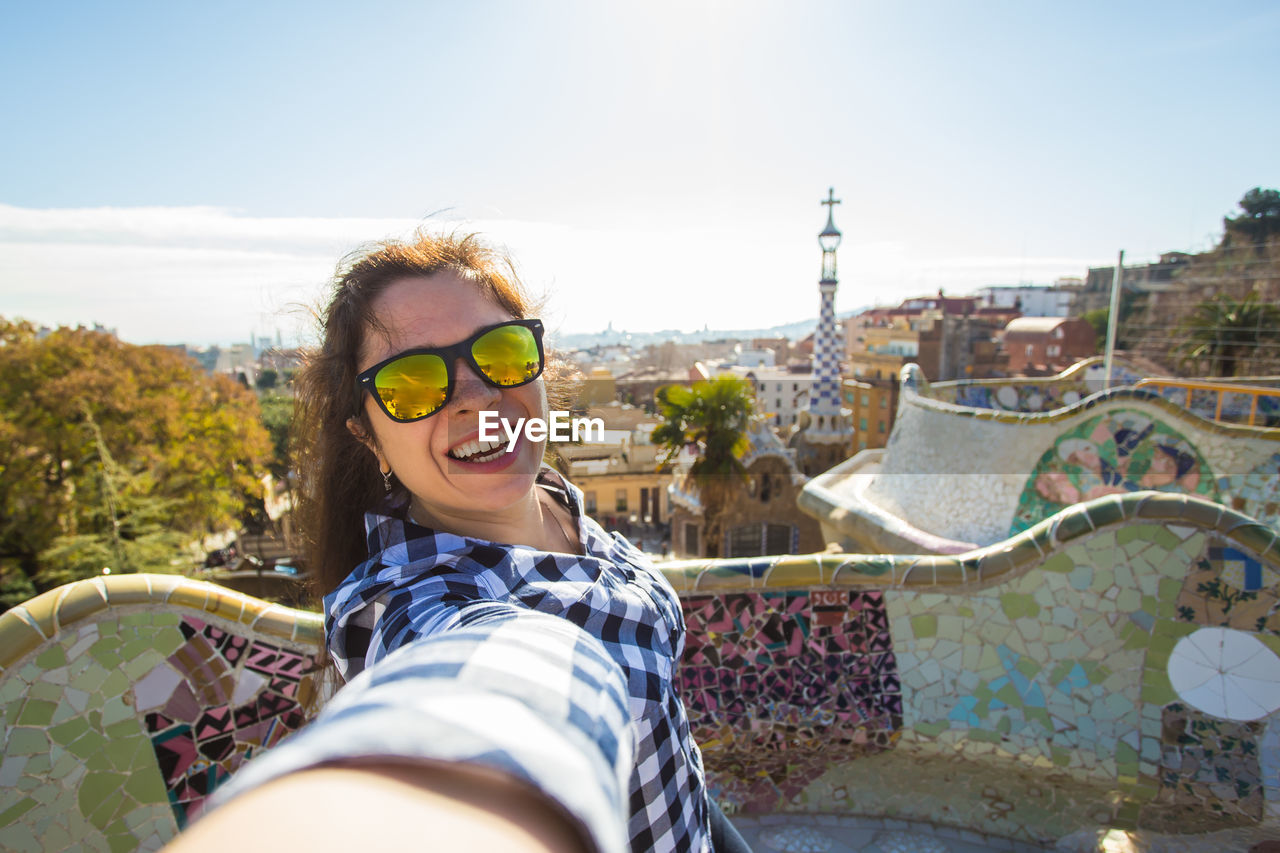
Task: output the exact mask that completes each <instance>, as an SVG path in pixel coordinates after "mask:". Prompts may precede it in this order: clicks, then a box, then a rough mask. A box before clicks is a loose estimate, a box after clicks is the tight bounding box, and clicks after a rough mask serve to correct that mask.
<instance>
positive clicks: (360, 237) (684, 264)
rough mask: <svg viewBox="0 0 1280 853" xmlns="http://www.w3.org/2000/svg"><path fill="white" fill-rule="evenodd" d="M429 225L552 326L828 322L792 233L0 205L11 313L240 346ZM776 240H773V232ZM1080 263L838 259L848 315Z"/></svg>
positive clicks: (287, 332) (762, 227) (850, 248)
mask: <svg viewBox="0 0 1280 853" xmlns="http://www.w3.org/2000/svg"><path fill="white" fill-rule="evenodd" d="M421 225H427V226H428V227H435V228H442V229H455V228H456V229H463V230H475V231H478V232H480V233H482V234H484V235H486V237H488V238H489V239H491V240H492V241H493V242H495V243H497V244H499V245H500V246H503V247H505V248H507V249H508V250H509V251H510V252H511V253H512V255H513V256H514V257H515V258H516V260H517V265H518V269H519V270H520V272H521V275H522V278H523V279H524V280H525V281H526V283H527V284H528V285H530V287H531V289H532V290H534V291H535V292H536V293H537V292H543V291H545V292H546V293H547V294H548V295H549V297H550V299H549V308H548V313H547V316H545V317H544V319H546V320H547V321H548V323H549V325H550V326H551V328H553V329H557V328H558V329H561V330H563V331H568V332H578V331H594V330H598V329H602V328H604V327H605V325H606V324H608V323H610V322H612V323H613V326H614V328H615V329H627V330H631V331H649V330H656V329H663V328H680V329H700V328H702V327H703V326H704V325H707V326H710V327H711V328H721V329H725V328H751V327H763V326H769V325H773V324H775V323H785V322H792V321H795V320H800V319H804V318H806V317H816V315H817V310H818V290H817V278H818V273H819V270H820V253H819V250H818V248H817V245H816V241H815V239H814V235H813V234H810V233H806V232H801V231H799V230H797V229H796V228H795V227H794V225H793V224H790V223H778V222H760V221H750V222H743V223H727V224H726V223H721V227H717V228H690V227H680V226H675V225H672V224H668V223H664V222H660V221H654V222H650V223H646V224H645V225H644V226H643V227H641V228H597V227H585V226H579V225H573V224H566V223H552V222H532V221H523V220H511V219H489V220H447V219H433V220H428V221H421V220H410V219H392V218H383V219H375V218H319V217H259V216H248V215H244V214H242V213H239V212H237V211H234V210H228V209H225V208H214V207H146V208H118V207H102V208H68V209H53V210H35V209H27V208H20V207H14V206H9V205H0V300H2V301H0V313H3V314H5V315H6V316H11V317H26V318H28V319H31V320H33V321H35V322H38V323H44V324H48V325H58V324H67V325H75V324H78V323H83V324H90V323H93V322H98V323H102V324H103V325H106V326H109V327H115V328H118V329H119V332H120V335H121V337H123V338H125V339H126V340H130V341H136V342H140V343H141V342H170V343H173V342H188V343H195V344H207V343H219V342H220V343H226V342H231V341H241V340H245V339H247V337H248V335H249V333H250V331H254V330H256V331H257V333H259V334H274V331H275V330H276V329H277V328H278V329H280V330H281V332H282V334H283V335H284V336H285V337H286V338H289V339H295V338H297V337H300V336H301V337H303V338H305V337H306V336H307V333H308V331H309V326H308V322H307V320H306V314H305V311H300V310H299V306H308V305H315V304H317V303H318V302H319V301H320V300H321V299H322V298H323V297H324V294H325V292H326V283H327V282H328V281H329V278H330V276H331V275H332V273H333V269H334V264H335V262H336V261H337V260H338V259H339V258H340V257H341V256H342V255H344V254H345V253H346V252H348V251H350V250H351V249H353V248H355V247H357V246H359V245H360V244H362V243H366V242H369V241H374V240H379V239H384V238H387V237H399V236H406V235H408V234H410V233H411V232H412V231H413V230H414V229H415V228H417V227H419V226H421ZM762 235H763V236H762ZM1088 266H1089V261H1087V260H1086V259H1080V258H1061V257H1047V258H1011V257H1003V256H972V257H946V258H931V257H929V256H928V253H927V251H925V250H923V249H922V248H921V247H917V246H913V245H912V244H909V243H906V242H879V243H865V244H859V243H857V242H856V241H855V240H851V239H850V238H849V237H846V238H845V243H844V246H843V247H842V249H841V252H840V278H841V288H840V292H839V296H838V298H837V308H838V309H839V310H849V309H852V308H855V307H858V306H861V305H869V304H887V303H893V304H896V302H898V301H900V300H901V299H904V298H907V297H910V296H914V295H920V294H922V293H931V292H934V291H936V290H937V289H938V288H939V287H942V288H945V289H946V290H947V292H949V293H953V294H959V293H963V292H967V291H969V290H972V289H974V288H977V287H981V286H985V285H989V284H993V283H1015V282H1018V281H1026V280H1034V281H1037V282H1049V281H1052V280H1053V279H1054V278H1057V277H1058V276H1061V275H1082V274H1083V273H1084V272H1085V270H1086V269H1087V267H1088Z"/></svg>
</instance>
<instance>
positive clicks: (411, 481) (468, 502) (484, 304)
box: [357, 272, 547, 530]
mask: <svg viewBox="0 0 1280 853" xmlns="http://www.w3.org/2000/svg"><path fill="white" fill-rule="evenodd" d="M372 308H373V311H374V314H375V315H376V317H377V319H378V320H379V321H380V322H381V323H382V325H383V327H384V328H385V329H386V335H385V336H384V335H382V334H379V333H378V332H374V331H370V332H368V333H366V335H365V339H364V343H363V345H362V347H361V352H360V361H359V364H358V365H357V369H358V370H365V369H367V368H369V367H372V366H373V365H374V364H377V363H378V362H380V361H382V360H384V359H386V358H390V357H391V356H393V355H396V354H397V353H400V352H403V351H404V350H407V349H413V348H415V347H442V346H448V345H450V344H455V343H458V342H459V341H463V340H466V339H467V338H469V337H471V335H473V334H475V332H476V331H477V330H478V329H480V328H481V327H483V326H490V325H493V324H494V323H501V322H503V321H506V320H512V319H516V318H514V317H512V316H511V315H510V314H509V313H508V312H507V311H506V310H505V309H503V308H502V307H501V306H499V305H498V304H497V303H496V302H493V301H492V300H491V299H489V297H488V296H487V295H485V294H484V293H482V292H481V291H480V290H478V289H477V288H476V286H475V285H473V284H470V283H468V282H466V281H464V280H463V279H461V278H459V277H458V276H457V275H455V274H453V273H451V272H442V273H437V274H435V275H432V276H429V277H413V278H403V279H399V280H397V281H395V282H393V283H391V284H390V285H388V286H387V287H386V288H385V289H384V290H383V291H382V292H381V293H379V294H378V296H377V297H376V298H375V299H374V300H373V303H372ZM453 369H454V389H453V394H452V396H451V397H450V399H449V402H448V403H447V404H446V405H445V406H444V408H443V409H441V410H440V411H438V412H436V413H435V414H434V415H431V416H430V417H427V418H424V419H422V420H420V421H414V422H413V423H397V422H396V421H393V420H391V419H390V418H389V417H387V415H386V414H385V413H384V412H383V411H382V409H381V408H380V407H379V406H378V404H377V402H376V401H375V400H374V399H373V397H372V395H370V394H368V393H366V394H365V399H364V406H365V412H366V413H367V415H368V418H369V422H370V423H371V424H372V425H373V437H374V440H375V451H374V452H375V453H376V454H377V455H378V457H379V461H380V462H381V463H382V467H383V468H384V469H385V468H386V467H387V465H390V467H391V470H392V471H393V472H394V473H395V476H396V479H398V480H399V481H400V482H401V483H402V484H404V486H405V488H407V489H408V490H409V492H410V494H411V495H412V496H413V499H412V506H411V509H412V513H413V517H414V519H415V520H417V521H419V522H422V523H424V524H430V525H432V526H435V527H439V528H441V529H444V530H450V529H451V526H450V520H451V519H467V520H470V519H475V518H482V519H492V517H493V515H494V514H495V513H499V512H501V511H502V510H504V509H511V508H513V507H515V506H516V505H517V504H519V503H520V501H521V500H522V499H525V500H527V499H528V497H529V495H530V493H531V492H532V490H533V484H534V479H535V478H536V477H537V474H538V469H539V467H540V466H541V462H542V451H543V446H544V444H545V442H544V441H543V442H530V441H529V440H528V439H527V438H526V437H525V436H524V435H523V433H522V434H521V435H520V437H519V438H518V439H517V440H516V443H515V446H514V449H513V450H512V451H511V452H510V453H503V454H500V455H499V456H498V457H497V458H496V459H493V460H491V461H488V462H478V463H472V462H466V461H462V460H460V459H457V458H455V456H451V455H450V451H455V452H456V451H458V450H459V449H460V448H463V447H465V446H466V445H468V444H469V443H470V442H473V441H476V440H477V439H478V437H479V434H480V412H481V411H492V412H497V413H498V415H499V416H500V417H501V418H503V419H504V420H506V421H507V422H509V423H510V424H511V425H512V427H513V428H514V426H515V424H516V421H517V420H518V419H520V418H525V419H528V418H534V417H536V418H543V419H546V417H547V396H546V389H545V387H544V385H543V382H542V379H541V378H538V379H537V380H535V381H533V382H531V383H529V384H528V385H522V386H520V387H518V388H494V387H493V386H491V385H488V384H487V383H485V382H484V381H482V380H481V378H480V377H479V375H477V374H476V373H475V371H474V370H473V369H472V368H471V365H469V364H468V363H467V362H465V361H463V360H461V359H459V360H458V362H457V363H456V364H454V365H453ZM499 435H500V436H502V437H503V439H504V440H505V438H506V433H505V431H502V430H501V428H500V427H499Z"/></svg>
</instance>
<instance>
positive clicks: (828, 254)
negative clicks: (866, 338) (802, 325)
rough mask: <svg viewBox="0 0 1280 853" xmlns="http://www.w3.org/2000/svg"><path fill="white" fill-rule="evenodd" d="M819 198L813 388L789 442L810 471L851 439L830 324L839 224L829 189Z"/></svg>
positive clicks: (833, 459) (838, 456) (837, 456)
mask: <svg viewBox="0 0 1280 853" xmlns="http://www.w3.org/2000/svg"><path fill="white" fill-rule="evenodd" d="M822 204H823V205H824V206H825V207H826V208H827V227H826V228H823V229H822V233H820V234H819V235H818V245H820V246H821V247H822V278H821V279H819V281H818V293H819V295H820V298H819V303H818V328H817V330H816V331H815V332H814V335H813V374H814V383H813V390H812V391H811V392H810V394H809V408H808V411H807V413H806V414H807V417H803V418H802V423H801V429H800V431H799V433H798V434H797V436H796V441H794V442H793V446H794V447H795V448H796V451H797V454H796V455H797V463H798V464H799V465H800V467H801V469H802V470H803V471H804V472H805V473H806V474H808V475H809V476H813V475H814V474H817V473H820V472H822V471H825V470H827V469H828V468H830V467H832V466H833V465H836V464H837V463H839V462H841V461H843V460H844V459H846V458H847V457H848V455H849V452H850V448H851V442H852V439H853V423H852V421H851V420H850V415H849V412H848V410H846V409H844V408H843V407H842V406H841V403H842V402H843V400H842V394H841V381H842V380H841V376H840V358H841V356H842V355H844V343H843V341H842V340H841V338H840V336H839V333H838V332H837V330H836V287H837V280H836V249H838V248H839V247H840V237H841V234H840V229H838V228H836V223H835V206H836V205H837V204H840V200H839V199H838V198H836V193H835V189H834V188H832V189H829V190H828V191H827V198H826V199H824V200H823V202H822Z"/></svg>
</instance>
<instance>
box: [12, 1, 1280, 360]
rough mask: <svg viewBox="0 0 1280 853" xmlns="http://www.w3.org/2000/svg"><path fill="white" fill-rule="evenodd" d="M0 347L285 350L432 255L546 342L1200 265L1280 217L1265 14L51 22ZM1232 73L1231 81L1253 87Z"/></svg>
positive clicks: (33, 29) (117, 13) (18, 27)
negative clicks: (833, 286)
mask: <svg viewBox="0 0 1280 853" xmlns="http://www.w3.org/2000/svg"><path fill="white" fill-rule="evenodd" d="M0 18H2V21H3V24H4V26H2V27H0V47H2V48H3V50H2V51H0V71H2V72H3V73H4V76H5V79H6V80H7V81H9V85H7V86H6V87H5V88H4V89H3V90H0V109H3V111H4V114H5V115H7V116H16V117H18V119H19V120H18V121H14V122H12V123H11V125H10V131H9V133H7V134H5V135H4V136H3V137H2V138H0V315H3V316H6V317H9V318H14V317H24V318H27V319H30V320H32V321H34V322H37V323H44V324H48V325H57V324H69V325H75V324H78V323H79V324H85V325H89V324H92V323H94V322H98V323H101V324H103V325H105V326H109V327H116V328H118V329H119V332H120V335H121V337H122V338H124V339H126V340H129V341H132V342H137V343H151V342H163V343H175V342H187V343H192V344H197V345H199V344H209V343H228V342H232V341H236V340H243V339H244V337H245V336H247V334H248V333H249V331H250V330H256V331H257V332H258V333H259V334H265V335H270V336H272V337H274V334H275V330H276V329H277V328H279V329H280V330H281V331H282V332H283V334H284V335H285V336H286V338H292V337H294V336H295V335H297V334H298V333H299V332H300V331H305V330H306V329H307V328H308V325H309V324H308V321H307V317H306V313H307V312H306V309H307V307H308V306H314V305H316V304H317V303H318V302H319V301H320V300H321V299H322V297H323V285H324V283H325V282H326V280H327V279H328V277H329V276H330V274H331V273H332V270H333V267H334V264H335V262H336V261H337V260H338V258H339V257H341V256H342V255H343V254H344V253H346V252H347V251H350V250H351V249H352V248H354V247H355V246H357V245H359V244H360V243H363V242H366V241H370V240H376V239H380V238H384V237H388V236H396V235H404V234H406V233H408V232H410V231H412V229H413V228H414V227H416V226H418V225H421V224H424V223H428V224H431V225H432V226H433V227H445V228H467V229H474V230H478V231H480V232H482V233H484V234H486V235H488V236H489V237H490V238H491V239H493V240H494V241H496V242H498V243H500V244H502V245H505V246H507V247H509V248H510V249H511V251H512V253H513V254H514V256H515V258H516V260H517V262H518V263H519V265H520V269H521V271H522V272H523V274H524V278H525V280H526V282H527V284H529V286H530V287H531V289H532V290H533V291H534V292H535V293H540V292H546V293H548V294H549V295H550V302H549V309H548V311H547V312H546V316H545V319H546V320H547V321H548V326H549V328H551V329H553V330H559V331H561V332H563V333H565V334H572V333H580V332H592V331H598V330H602V329H604V328H605V327H606V326H607V325H608V324H609V323H610V322H612V323H613V326H614V328H615V329H626V330H633V331H638V332H643V331H653V330H658V329H665V328H681V329H686V330H694V329H701V328H703V327H704V326H709V327H711V328H713V329H714V328H724V329H733V328H756V327H768V326H771V325H774V324H776V323H780V322H789V321H794V320H800V319H803V318H806V317H814V316H816V313H817V305H818V294H817V286H816V285H817V279H818V276H819V271H820V266H819V265H820V258H821V252H820V250H819V247H818V244H817V233H818V231H819V230H821V228H822V225H823V224H824V222H825V219H826V217H825V210H823V209H822V208H821V206H820V204H819V202H820V201H821V199H822V198H823V197H824V196H825V195H826V193H827V188H828V187H834V188H835V192H836V196H837V197H838V198H840V199H842V201H843V204H842V205H840V206H839V207H838V208H837V209H836V224H837V225H838V226H839V228H840V229H841V230H842V231H843V232H844V242H843V245H842V247H841V250H840V275H839V278H840V290H839V293H838V294H837V301H836V309H837V311H840V312H842V313H843V312H846V311H848V310H851V309H853V308H854V307H857V306H862V305H874V304H896V303H897V302H899V301H901V300H902V299H904V298H907V297H911V296H917V295H923V294H927V293H933V292H936V291H937V289H938V288H940V287H941V288H945V289H946V291H947V292H948V293H952V294H960V293H966V292H969V291H972V290H974V289H977V288H979V287H984V286H989V285H1013V284H1018V283H1024V282H1034V283H1037V284H1048V283H1051V282H1052V281H1053V280H1054V279H1056V278H1058V277H1060V276H1083V275H1084V274H1085V272H1086V270H1087V269H1088V267H1089V266H1104V265H1108V264H1111V263H1113V262H1114V260H1115V255H1116V252H1117V251H1118V250H1120V249H1124V250H1125V251H1126V260H1127V261H1131V262H1134V263H1141V262H1145V261H1150V260H1154V259H1155V258H1156V257H1157V256H1158V255H1159V254H1160V253H1162V252H1165V251H1198V250H1203V249H1207V248H1209V247H1210V246H1211V245H1212V244H1213V242H1214V240H1216V238H1217V236H1218V235H1219V234H1220V233H1221V218H1222V217H1223V216H1224V215H1227V214H1230V213H1231V212H1232V210H1233V209H1234V207H1235V203H1236V201H1238V199H1239V198H1240V197H1241V196H1242V195H1243V194H1244V193H1245V192H1246V191H1247V190H1248V189H1250V188H1251V187H1254V186H1264V187H1266V186H1278V185H1280V163H1277V161H1276V159H1275V157H1274V156H1273V154H1272V151H1271V145H1270V142H1269V140H1273V139H1274V138H1275V137H1276V135H1277V133H1276V131H1277V130H1280V127H1277V124H1280V119H1277V118H1276V117H1275V115H1274V111H1269V110H1265V109H1264V108H1263V107H1262V103H1263V101H1264V100H1265V99H1264V98H1263V94H1264V93H1265V92H1266V90H1267V85H1266V84H1267V83H1268V82H1270V81H1272V80H1274V79H1276V78H1277V72H1278V71H1280V58H1278V57H1277V56H1276V52H1275V51H1274V50H1272V49H1271V47H1270V46H1271V45H1272V44H1273V43H1274V40H1275V36H1276V35H1277V31H1280V9H1277V8H1274V7H1273V6H1271V5H1269V4H1266V3H1261V2H1240V3H1227V4H1218V5H1215V6H1214V7H1213V8H1201V7H1200V6H1198V5H1196V4H1192V3H1181V4H1180V3H1161V4H1155V3H1138V4H1128V5H1125V6H1123V7H1119V8H1116V7H1113V6H1111V5H1106V4H1101V3H1097V4H1089V3H1086V4H1073V5H1072V6H1071V7H1070V8H1058V9H1051V8H1043V7H1038V6H1037V7H1035V8H1032V7H1027V8H1023V7H1022V6H1020V5H1017V4H1007V3H994V2H992V3H979V4H974V5H968V6H965V7H964V8H963V9H961V8H954V7H952V6H950V5H949V4H945V3H941V2H922V3H913V4H894V5H893V6H892V7H889V6H884V5H879V6H878V5H874V4H870V3H836V2H811V3H802V4H786V5H784V4H780V3H770V2H755V3H750V2H748V3H733V4H730V3H727V2H716V0H703V2H696V3H688V4H676V3H655V4H647V5H646V7H645V8H644V9H638V8H626V7H623V6H621V5H620V4H587V3H578V2H558V3H547V4H540V5H537V6H535V5H533V4H522V3H515V2H485V3H477V4H468V5H467V6H466V7H453V6H448V5H446V4H435V3H424V4H410V3H391V2H388V3H375V4H373V5H371V6H370V7H369V11H367V12H365V13H363V14H362V16H361V17H359V18H351V17H350V14H349V12H348V11H347V10H346V8H345V7H343V6H342V5H340V4H336V3H325V2H321V3H317V4H310V5H307V6H305V7H303V6H300V5H299V6H294V5H290V4H272V5H271V7H270V8H259V7H257V6H254V5H251V4H234V3H233V4H230V5H228V6H223V7H219V9H217V10H213V9H184V8H170V7H167V6H151V5H145V4H136V3H135V4H124V5H122V6H118V7H111V8H110V9H107V8H96V7H93V6H90V5H89V4H84V5H83V6H82V7H77V8H76V9H75V11H74V14H65V13H61V12H58V11H57V10H53V9H49V8H43V7H39V6H24V7H11V8H9V9H8V10H6V11H5V12H4V13H0ZM1246 58H1247V60H1248V61H1247V62H1245V61H1242V60H1244V59H1246Z"/></svg>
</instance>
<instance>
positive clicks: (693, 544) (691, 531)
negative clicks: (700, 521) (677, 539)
mask: <svg viewBox="0 0 1280 853" xmlns="http://www.w3.org/2000/svg"><path fill="white" fill-rule="evenodd" d="M684 552H685V553H686V554H690V555H692V556H695V557H696V556H699V555H700V554H701V553H702V552H701V551H699V550H698V525H696V524H692V523H690V522H688V521H686V522H685V523H684Z"/></svg>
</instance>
